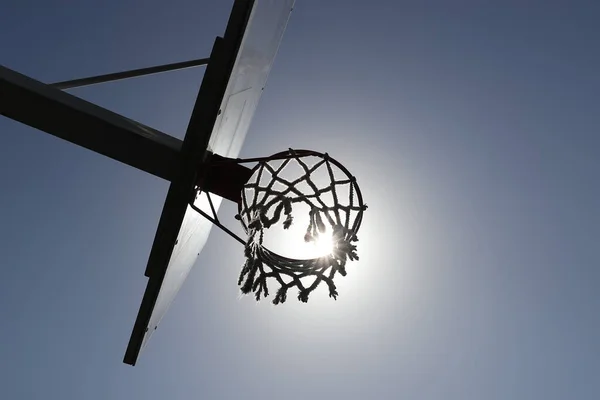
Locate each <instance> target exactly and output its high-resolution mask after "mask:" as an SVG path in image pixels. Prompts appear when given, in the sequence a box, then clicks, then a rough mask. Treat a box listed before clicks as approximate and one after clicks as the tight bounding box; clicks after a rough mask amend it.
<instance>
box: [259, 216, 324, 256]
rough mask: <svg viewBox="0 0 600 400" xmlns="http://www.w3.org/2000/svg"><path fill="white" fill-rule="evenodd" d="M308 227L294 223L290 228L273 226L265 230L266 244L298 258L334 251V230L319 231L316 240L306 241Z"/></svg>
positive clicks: (276, 250)
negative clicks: (305, 235)
mask: <svg viewBox="0 0 600 400" xmlns="http://www.w3.org/2000/svg"><path fill="white" fill-rule="evenodd" d="M305 233H306V228H305V227H303V226H302V225H300V224H298V225H292V226H291V227H290V228H289V229H283V228H281V227H278V226H275V227H272V228H271V229H270V230H269V231H267V232H265V245H266V247H267V248H268V249H269V250H272V251H275V252H276V253H278V254H280V255H282V256H284V257H288V258H295V259H298V260H307V259H313V258H319V257H323V256H326V255H329V254H331V253H333V248H334V245H333V236H332V230H331V229H327V230H325V232H319V236H318V237H317V238H316V240H313V241H310V242H305V241H304V234H305Z"/></svg>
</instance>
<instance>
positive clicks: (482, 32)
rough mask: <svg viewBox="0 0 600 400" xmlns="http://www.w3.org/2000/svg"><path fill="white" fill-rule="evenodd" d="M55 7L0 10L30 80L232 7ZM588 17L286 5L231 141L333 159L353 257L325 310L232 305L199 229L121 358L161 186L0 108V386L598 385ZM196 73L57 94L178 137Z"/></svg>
mask: <svg viewBox="0 0 600 400" xmlns="http://www.w3.org/2000/svg"><path fill="white" fill-rule="evenodd" d="M73 3H74V2H61V1H27V0H25V1H16V0H8V1H7V2H5V4H4V5H3V7H2V13H0V48H1V49H2V51H1V52H0V63H1V64H3V65H5V66H7V67H9V68H12V69H15V70H17V71H19V72H21V73H24V74H27V75H30V76H32V77H34V78H36V79H38V80H40V81H43V82H52V81H60V80H65V79H71V78H77V77H82V76H87V75H94V74H101V73H108V72H113V71H120V70H125V69H130V68H138V67H144V66H150V65H156V64H160V63H168V62H175V61H181V60H187V59H192V58H199V57H204V56H207V55H208V54H209V51H210V47H211V45H212V42H213V40H214V37H215V36H216V35H220V34H222V32H223V30H224V28H225V24H226V21H227V18H228V13H229V10H230V7H231V4H232V2H231V1H217V0H211V1H169V2H159V1H146V2H140V1H120V2H106V3H107V4H102V5H100V4H101V3H100V2H92V1H79V2H77V3H76V4H73ZM599 19H600V6H598V5H597V4H596V3H595V2H591V1H590V2H585V1H569V2H567V1H561V2H559V1H502V2H499V1H498V2H489V1H462V0H456V1H413V2H409V1H370V2H366V1H362V2H349V1H340V0H330V1H317V0H297V2H296V8H295V10H294V13H293V14H292V18H291V20H290V24H289V25H288V29H287V32H286V35H285V37H284V40H283V44H282V46H281V49H280V52H279V55H278V57H277V59H276V62H275V65H274V67H273V70H272V73H271V77H270V80H269V82H268V85H267V89H266V90H265V93H264V95H263V99H262V102H261V104H260V105H259V109H258V112H257V114H256V116H255V119H254V123H253V125H252V127H251V130H250V132H249V134H248V137H247V141H246V144H245V147H244V149H243V151H242V155H244V156H260V155H265V154H271V153H275V152H278V151H281V150H283V149H287V148H288V147H297V148H313V149H315V150H322V151H327V152H329V153H330V154H331V155H332V156H334V157H335V158H336V159H338V160H340V161H341V162H343V163H344V164H345V165H346V166H347V167H348V168H349V169H350V170H351V171H352V172H353V173H354V174H355V175H356V176H357V177H358V179H359V183H360V185H361V188H362V190H363V193H364V196H365V198H366V202H367V203H368V205H369V210H368V212H367V213H366V215H365V222H364V225H363V228H362V230H361V235H360V239H361V241H360V242H359V255H360V256H361V260H360V261H359V262H355V263H350V264H349V266H348V276H347V277H346V278H344V279H340V280H339V286H340V290H339V291H340V297H339V298H338V300H337V301H335V302H334V301H331V300H328V299H327V297H326V295H325V294H323V293H321V294H317V295H316V296H315V297H314V299H311V302H309V303H308V304H296V303H295V302H292V301H289V302H288V303H286V304H285V305H283V306H280V307H273V306H271V305H270V304H269V303H267V302H264V303H259V304H256V303H255V302H254V300H253V299H252V298H251V297H248V298H242V299H239V298H238V288H237V286H236V279H237V275H238V273H239V268H240V266H241V264H242V263H243V254H242V249H241V247H240V246H239V245H238V244H237V243H236V242H235V241H233V240H231V239H229V238H228V237H227V236H226V235H225V234H223V233H222V232H219V231H216V230H215V231H213V233H212V235H211V238H210V239H209V242H208V246H207V249H206V250H205V251H204V252H203V253H202V255H201V257H200V259H199V260H198V263H197V265H196V267H195V269H194V270H193V271H192V273H191V274H190V277H189V278H188V281H187V282H186V284H185V285H184V287H183V289H182V291H181V293H180V295H179V296H178V297H177V299H176V300H175V302H174V303H173V305H172V307H171V309H170V311H169V313H168V314H167V316H166V317H165V319H164V320H163V322H162V324H161V326H160V328H159V330H158V331H157V333H156V334H155V335H154V336H153V338H152V341H151V342H150V345H149V347H148V348H147V349H146V351H145V352H144V353H143V354H142V356H141V358H140V360H139V363H138V365H137V366H136V367H135V368H131V367H129V366H126V365H124V364H122V363H121V359H122V356H123V353H124V351H125V348H126V345H127V341H128V339H129V334H130V332H131V327H132V324H133V321H134V319H135V316H136V314H137V310H138V307H139V302H140V300H141V296H142V293H143V290H144V287H145V284H146V279H145V278H144V276H143V271H144V268H145V265H146V261H147V257H148V254H149V251H150V247H151V245H152V239H153V237H154V233H155V229H156V226H157V223H158V218H159V215H160V212H161V209H162V204H163V202H164V197H165V195H166V191H167V187H168V186H167V183H166V182H165V181H162V180H160V179H158V178H155V177H153V176H149V175H147V174H145V173H143V172H140V171H136V170H133V169H131V168H129V167H126V166H124V165H120V164H118V163H117V162H115V161H112V160H108V159H105V158H104V157H102V156H99V155H96V154H94V153H92V152H90V151H87V150H84V149H81V148H77V147H76V146H74V145H71V144H69V143H66V142H62V141H60V140H59V139H56V138H54V137H52V136H49V135H47V134H44V133H42V132H38V131H36V130H34V129H31V128H28V127H26V126H23V125H21V124H19V123H16V122H13V121H11V120H8V119H6V118H3V119H0V132H1V138H2V146H0V182H2V196H0V227H1V228H2V229H0V246H1V247H0V250H1V252H0V254H1V258H0V260H1V261H2V262H1V263H0V265H1V269H0V270H1V271H2V279H0V320H1V321H2V324H1V327H0V360H2V361H1V362H0V397H2V398H11V399H36V398H45V399H126V398H142V397H143V398H146V399H164V398H173V399H188V398H210V399H232V398H248V399H258V398H261V399H265V398H266V399H270V398H286V399H300V398H311V399H325V398H339V399H364V398H366V397H369V398H378V399H396V398H407V399H440V398H445V399H461V400H462V399H508V398H510V399H527V400H529V399H542V398H543V399H566V398H580V399H583V398H586V399H591V398H598V397H599V396H600V383H599V381H598V379H597V377H598V372H597V371H598V370H600V362H599V361H598V360H599V357H598V356H599V355H600V344H599V343H600V342H599V341H598V338H599V337H600V317H599V313H598V307H599V306H600V295H599V294H598V290H597V287H598V282H600V269H599V268H598V266H599V265H600V255H599V254H600V253H599V252H598V239H599V237H600V209H599V206H598V205H599V204H600V188H599V185H598V181H599V179H598V175H599V173H600V158H599V157H598V153H599V150H600V135H599V134H598V132H599V126H600V119H599V118H600V117H599V116H600V112H599V111H598V110H599V109H600V96H599V94H598V93H600V77H599V75H598V71H599V70H600V52H598V48H599V47H600V46H599V44H600V43H599V42H600V40H599V38H600V28H599V27H598V23H597V21H598V20H599ZM201 79H202V69H194V70H186V71H181V72H176V73H170V74H163V75H159V76H154V77H148V78H140V79H135V80H130V81H126V82H119V83H112V84H106V85H101V86H95V87H90V88H84V89H78V90H75V91H73V92H72V93H73V94H76V95H78V96H81V97H83V98H85V99H86V100H90V101H93V102H96V103H98V104H99V105H101V106H103V107H106V108H109V109H111V110H113V111H117V112H119V113H122V114H123V115H125V116H128V117H130V118H134V119H136V120H139V121H140V122H143V123H145V124H147V125H150V126H153V127H155V128H157V129H160V130H162V131H164V132H167V133H169V134H172V135H174V136H177V137H182V135H183V133H184V132H185V128H186V126H187V122H188V119H189V115H190V112H191V108H192V105H193V101H194V98H195V96H196V93H197V90H198V87H199V84H200V81H201ZM0 95H1V93H0ZM234 212H235V209H234V207H233V206H229V205H225V206H224V207H222V208H221V213H220V215H221V216H222V217H223V218H225V219H227V217H228V216H231V215H233V214H234ZM231 223H232V224H235V221H234V220H233V219H232V218H231Z"/></svg>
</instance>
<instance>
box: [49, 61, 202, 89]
mask: <svg viewBox="0 0 600 400" xmlns="http://www.w3.org/2000/svg"><path fill="white" fill-rule="evenodd" d="M209 60H210V59H209V58H200V59H197V60H191V61H183V62H178V63H172V64H165V65H157V66H155V67H148V68H139V69H134V70H131V71H123V72H115V73H112V74H106V75H98V76H91V77H89V78H81V79H74V80H70V81H63V82H56V83H51V84H50V85H48V86H52V87H53V88H56V89H61V90H64V89H71V88H75V87H81V86H89V85H96V84H98V83H105V82H112V81H118V80H123V79H129V78H135V77H138V76H144V75H152V74H159V73H161V72H167V71H174V70H178V69H185V68H191V67H198V66H201V65H207V64H208V61H209Z"/></svg>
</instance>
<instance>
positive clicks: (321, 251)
mask: <svg viewBox="0 0 600 400" xmlns="http://www.w3.org/2000/svg"><path fill="white" fill-rule="evenodd" d="M309 245H310V246H312V247H313V248H314V253H315V254H317V257H321V256H325V255H328V254H331V253H333V237H332V236H331V233H329V232H325V233H321V234H319V237H318V238H317V239H316V240H315V241H313V242H310V243H309Z"/></svg>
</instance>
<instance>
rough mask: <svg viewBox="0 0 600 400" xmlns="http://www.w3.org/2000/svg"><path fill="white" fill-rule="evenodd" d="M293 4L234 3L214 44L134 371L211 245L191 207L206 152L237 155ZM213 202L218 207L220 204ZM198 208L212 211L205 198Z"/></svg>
mask: <svg viewBox="0 0 600 400" xmlns="http://www.w3.org/2000/svg"><path fill="white" fill-rule="evenodd" d="M293 5H294V0H235V2H234V5H233V9H232V12H231V16H230V19H229V22H228V25H227V28H226V31H225V34H224V36H223V38H217V40H216V41H215V45H214V47H213V51H212V53H211V55H210V61H209V63H208V65H207V68H206V71H205V74H204V78H203V81H202V85H201V87H200V91H199V94H198V97H197V99H196V104H195V106H194V110H193V112H192V116H191V118H190V122H189V125H188V129H187V132H186V135H185V139H184V141H183V146H182V150H181V155H182V157H181V160H182V163H181V165H180V168H179V171H178V173H176V174H175V176H174V178H173V179H172V180H171V185H170V187H169V191H168V193H167V198H166V200H165V205H164V208H163V211H162V215H161V217H160V221H159V225H158V228H157V232H156V236H155V239H154V243H153V246H152V250H151V253H150V257H149V260H148V265H147V267H146V276H147V277H148V278H149V280H148V284H147V287H146V291H145V293H144V296H143V299H142V304H141V306H140V309H139V312H138V316H137V319H136V321H135V325H134V327H133V332H132V334H131V338H130V340H129V344H128V347H127V351H126V353H125V358H124V362H125V363H127V364H130V365H135V363H136V361H137V359H138V356H139V354H140V352H141V351H142V350H143V348H144V346H145V345H146V344H147V342H148V340H149V339H150V337H151V335H152V333H153V332H154V331H155V330H156V328H157V326H158V324H159V322H160V320H161V319H162V317H163V316H164V315H165V313H166V312H167V309H168V308H169V306H170V304H171V302H172V301H173V299H174V298H175V296H176V294H177V292H178V291H179V289H180V288H181V286H182V284H183V282H184V281H185V279H186V277H187V276H188V274H189V272H190V270H191V268H192V267H193V266H194V264H195V262H196V259H197V257H198V255H199V254H200V252H201V251H202V248H203V247H204V245H205V243H206V241H207V239H208V235H209V233H210V230H211V227H212V223H211V222H210V221H208V220H206V219H204V218H203V217H202V216H201V215H199V214H198V213H197V212H195V211H193V210H192V209H191V208H190V206H189V202H190V200H191V199H192V198H193V197H192V196H194V195H195V182H196V174H197V168H198V165H199V163H200V162H201V161H202V160H203V159H204V158H205V157H206V156H207V154H208V152H207V151H209V152H212V153H214V154H218V155H221V156H225V157H229V158H235V157H237V156H238V155H239V152H240V150H241V148H242V145H243V143H244V140H245V137H246V133H247V131H248V128H249V126H250V123H251V121H252V117H253V115H254V112H255V110H256V107H257V105H258V101H259V99H260V95H261V93H262V91H263V89H264V87H265V84H266V81H267V78H268V74H269V71H270V69H271V66H272V63H273V61H274V59H275V55H276V53H277V50H278V47H279V44H280V42H281V39H282V37H283V33H284V31H285V28H286V25H287V21H288V19H289V16H290V13H291V11H292V8H293ZM211 198H212V199H213V204H214V206H215V208H218V207H219V204H220V202H221V199H220V198H218V197H217V196H211ZM195 205H196V206H197V207H199V208H201V209H202V210H204V211H207V212H210V207H209V205H208V201H207V198H206V197H205V196H200V197H199V198H198V199H196V200H195Z"/></svg>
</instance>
